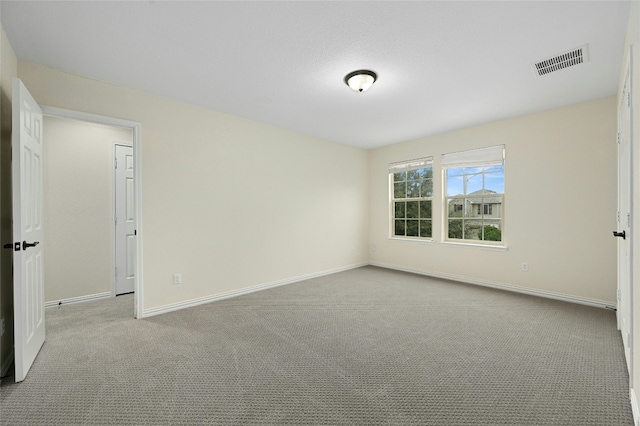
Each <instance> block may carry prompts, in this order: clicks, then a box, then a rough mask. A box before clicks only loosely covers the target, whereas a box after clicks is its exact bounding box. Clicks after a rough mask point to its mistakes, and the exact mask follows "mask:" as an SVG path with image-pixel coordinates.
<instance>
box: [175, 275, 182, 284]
mask: <svg viewBox="0 0 640 426" xmlns="http://www.w3.org/2000/svg"><path fill="white" fill-rule="evenodd" d="M173 284H174V285H177V284H182V274H173Z"/></svg>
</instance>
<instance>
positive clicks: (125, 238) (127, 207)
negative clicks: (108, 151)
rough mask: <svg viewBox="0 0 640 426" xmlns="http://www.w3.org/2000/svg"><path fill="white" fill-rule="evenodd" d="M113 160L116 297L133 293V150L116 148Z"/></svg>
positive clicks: (127, 147)
mask: <svg viewBox="0 0 640 426" xmlns="http://www.w3.org/2000/svg"><path fill="white" fill-rule="evenodd" d="M115 156H116V173H115V210H116V211H115V215H116V231H115V236H116V237H115V238H116V295H118V294H124V293H131V292H132V291H134V282H135V274H134V271H135V262H136V258H135V254H136V243H135V219H134V218H135V206H134V203H135V197H134V190H133V188H134V185H133V148H132V147H131V146H126V145H116V146H115Z"/></svg>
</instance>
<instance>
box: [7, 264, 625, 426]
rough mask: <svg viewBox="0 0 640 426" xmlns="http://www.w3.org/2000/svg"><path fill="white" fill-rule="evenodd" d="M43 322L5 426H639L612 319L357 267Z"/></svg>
mask: <svg viewBox="0 0 640 426" xmlns="http://www.w3.org/2000/svg"><path fill="white" fill-rule="evenodd" d="M132 314H133V299H132V296H131V295H129V296H124V297H118V298H117V299H115V300H107V301H99V302H87V303H84V304H76V305H69V306H63V307H62V308H51V309H48V310H47V312H46V315H47V333H48V334H47V341H46V343H45V345H44V347H43V349H42V351H41V353H40V355H39V356H38V358H37V360H36V362H35V364H34V366H33V368H32V370H31V372H30V373H29V375H28V377H27V379H26V380H25V381H24V382H23V383H21V384H17V385H16V384H11V383H6V381H5V382H3V384H2V388H0V419H1V421H0V423H1V424H2V425H201V424H210V425H316V424H317V425H347V424H348V425H461V426H462V425H492V426H495V425H580V426H586V425H598V426H601V425H616V426H618V425H620V426H623V425H632V424H633V421H632V415H631V409H630V404H629V398H628V375H627V371H626V366H625V362H624V355H623V348H622V343H621V339H620V336H619V333H618V332H617V331H616V320H615V314H614V313H613V312H610V311H607V310H604V309H598V308H591V307H586V306H580V305H574V304H568V303H564V302H559V301H554V300H547V299H540V298H535V297H530V296H525V295H519V294H514V293H508V292H502V291H498V290H492V289H487V288H482V287H476V286H471V285H464V284H458V283H452V282H447V281H443V280H438V279H432V278H427V277H423V276H416V275H412V274H407V273H402V272H395V271H389V270H385V269H381V268H375V267H365V268H360V269H356V270H352V271H347V272H343V273H339V274H335V275H331V276H327V277H321V278H316V279H313V280H309V281H305V282H301V283H296V284H291V285H287V286H282V287H278V288H274V289H270V290H266V291H262V292H257V293H252V294H249V295H245V296H241V297H237V298H234V299H227V300H224V301H220V302H215V303H211V304H208V305H202V306H199V307H196V308H191V309H187V310H182V311H178V312H173V313H169V314H165V315H160V316H156V317H152V318H149V319H144V320H134V319H133V318H132Z"/></svg>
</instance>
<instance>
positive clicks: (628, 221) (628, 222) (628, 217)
mask: <svg viewBox="0 0 640 426" xmlns="http://www.w3.org/2000/svg"><path fill="white" fill-rule="evenodd" d="M627 228H631V213H627Z"/></svg>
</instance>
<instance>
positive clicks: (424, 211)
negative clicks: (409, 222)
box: [420, 201, 431, 219]
mask: <svg viewBox="0 0 640 426" xmlns="http://www.w3.org/2000/svg"><path fill="white" fill-rule="evenodd" d="M420 217H421V218H423V219H425V218H427V219H431V201H420Z"/></svg>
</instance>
